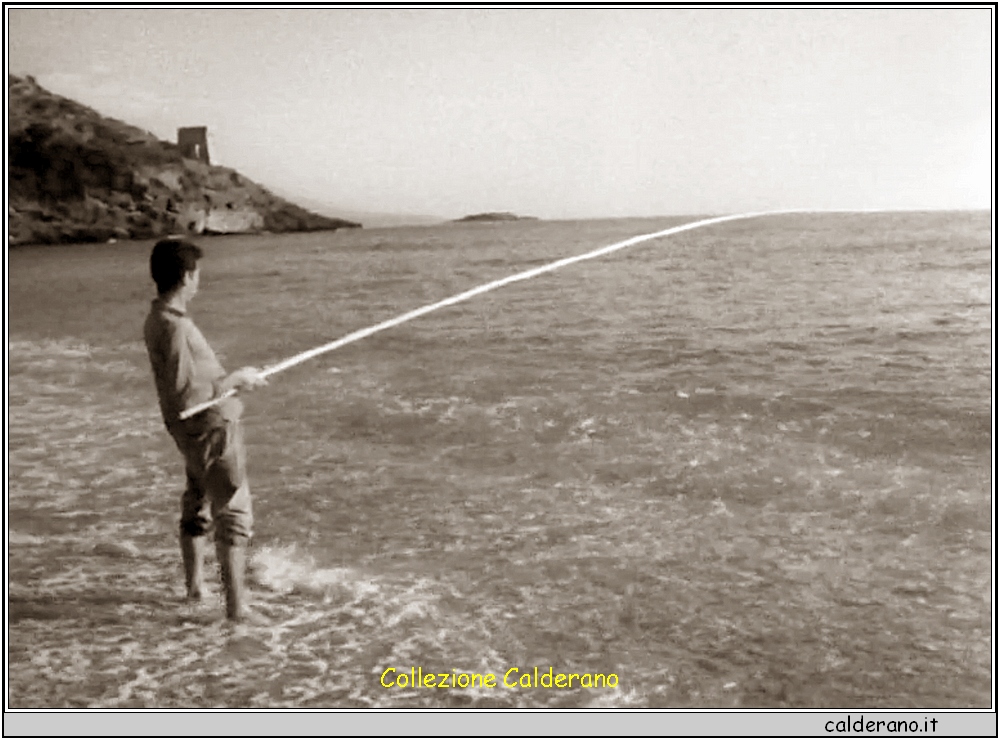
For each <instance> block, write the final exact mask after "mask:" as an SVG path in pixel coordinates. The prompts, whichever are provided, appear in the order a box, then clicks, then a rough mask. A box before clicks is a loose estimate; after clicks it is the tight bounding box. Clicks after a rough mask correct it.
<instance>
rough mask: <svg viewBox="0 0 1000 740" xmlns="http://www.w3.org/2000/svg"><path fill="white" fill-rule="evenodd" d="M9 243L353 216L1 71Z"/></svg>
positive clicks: (244, 228) (323, 222)
mask: <svg viewBox="0 0 1000 740" xmlns="http://www.w3.org/2000/svg"><path fill="white" fill-rule="evenodd" d="M7 87H8V93H9V95H8V97H9V105H8V146H9V159H8V178H9V197H8V206H7V215H8V224H9V230H8V243H9V244H12V245H17V244H28V243H58V242H88V241H106V240H108V239H111V238H123V239H128V238H133V239H145V238H153V237H157V236H161V235H165V234H170V233H178V232H182V233H235V232H240V233H246V232H256V231H273V232H285V231H316V230H325V229H338V228H345V227H357V226H360V224H357V223H353V222H351V221H345V220H343V219H337V218H328V217H325V216H320V215H317V214H315V213H311V212H310V211H307V210H306V209H304V208H301V207H299V206H297V205H295V204H293V203H290V202H288V201H286V200H284V199H282V198H279V197H277V196H275V195H274V194H273V193H271V192H269V191H268V190H267V189H265V188H263V187H261V186H260V185H257V184H256V183H254V182H251V181H250V180H248V179H247V178H245V177H243V176H242V175H240V174H239V173H238V172H236V171H235V170H232V169H229V168H226V167H218V166H212V165H207V164H204V163H202V162H199V161H196V160H193V159H186V158H185V157H183V156H182V155H181V150H180V149H179V148H178V147H177V145H176V144H173V143H169V142H165V141H160V140H159V139H157V138H156V137H155V136H153V135H152V134H151V133H149V132H147V131H143V130H142V129H139V128H136V127H135V126H130V125H129V124H126V123H123V122H121V121H118V120H115V119H112V118H107V117H104V116H102V115H101V114H100V113H98V112H97V111H95V110H93V109H91V108H88V107H86V106H83V105H81V104H79V103H77V102H75V101H73V100H70V99H68V98H64V97H61V96H59V95H55V94H53V93H50V92H48V91H47V90H45V89H43V88H42V87H40V86H39V85H38V84H37V83H36V82H35V80H34V79H33V78H31V77H26V78H20V77H17V76H14V75H8V78H7Z"/></svg>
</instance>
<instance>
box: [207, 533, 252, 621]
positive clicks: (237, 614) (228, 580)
mask: <svg viewBox="0 0 1000 740" xmlns="http://www.w3.org/2000/svg"><path fill="white" fill-rule="evenodd" d="M215 552H216V555H217V556H218V558H219V570H220V571H221V572H222V588H223V590H224V591H225V593H226V617H228V618H229V619H231V620H232V621H234V622H238V621H240V620H241V619H243V617H244V616H245V615H246V609H245V600H246V570H247V549H246V547H245V546H242V545H230V544H228V543H226V542H218V541H217V542H216V543H215Z"/></svg>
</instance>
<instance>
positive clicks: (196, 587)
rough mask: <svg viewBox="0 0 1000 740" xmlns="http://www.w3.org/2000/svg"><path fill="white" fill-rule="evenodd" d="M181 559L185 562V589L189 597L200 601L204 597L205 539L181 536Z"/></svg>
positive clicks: (202, 537)
mask: <svg viewBox="0 0 1000 740" xmlns="http://www.w3.org/2000/svg"><path fill="white" fill-rule="evenodd" d="M181 557H182V558H183V560H184V587H185V589H186V590H187V597H188V598H189V599H191V600H192V601H198V600H200V599H201V597H202V584H203V582H204V565H205V537H204V535H202V536H199V537H192V536H191V535H189V534H182V535H181Z"/></svg>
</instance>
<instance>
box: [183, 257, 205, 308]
mask: <svg viewBox="0 0 1000 740" xmlns="http://www.w3.org/2000/svg"><path fill="white" fill-rule="evenodd" d="M200 281H201V266H200V265H199V266H198V267H195V268H194V270H192V271H191V272H186V273H184V292H185V293H186V295H187V299H188V300H191V299H192V298H194V297H195V295H196V294H197V293H198V284H199V282H200Z"/></svg>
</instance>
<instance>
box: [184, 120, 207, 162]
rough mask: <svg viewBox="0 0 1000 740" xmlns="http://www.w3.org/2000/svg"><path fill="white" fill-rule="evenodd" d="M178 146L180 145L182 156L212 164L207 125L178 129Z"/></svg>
mask: <svg viewBox="0 0 1000 740" xmlns="http://www.w3.org/2000/svg"><path fill="white" fill-rule="evenodd" d="M177 146H179V147H180V149H181V155H182V156H184V157H187V158H188V159H197V160H199V161H201V162H204V163H205V164H211V163H210V162H209V161H208V127H207V126H189V127H187V128H179V129H177Z"/></svg>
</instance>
